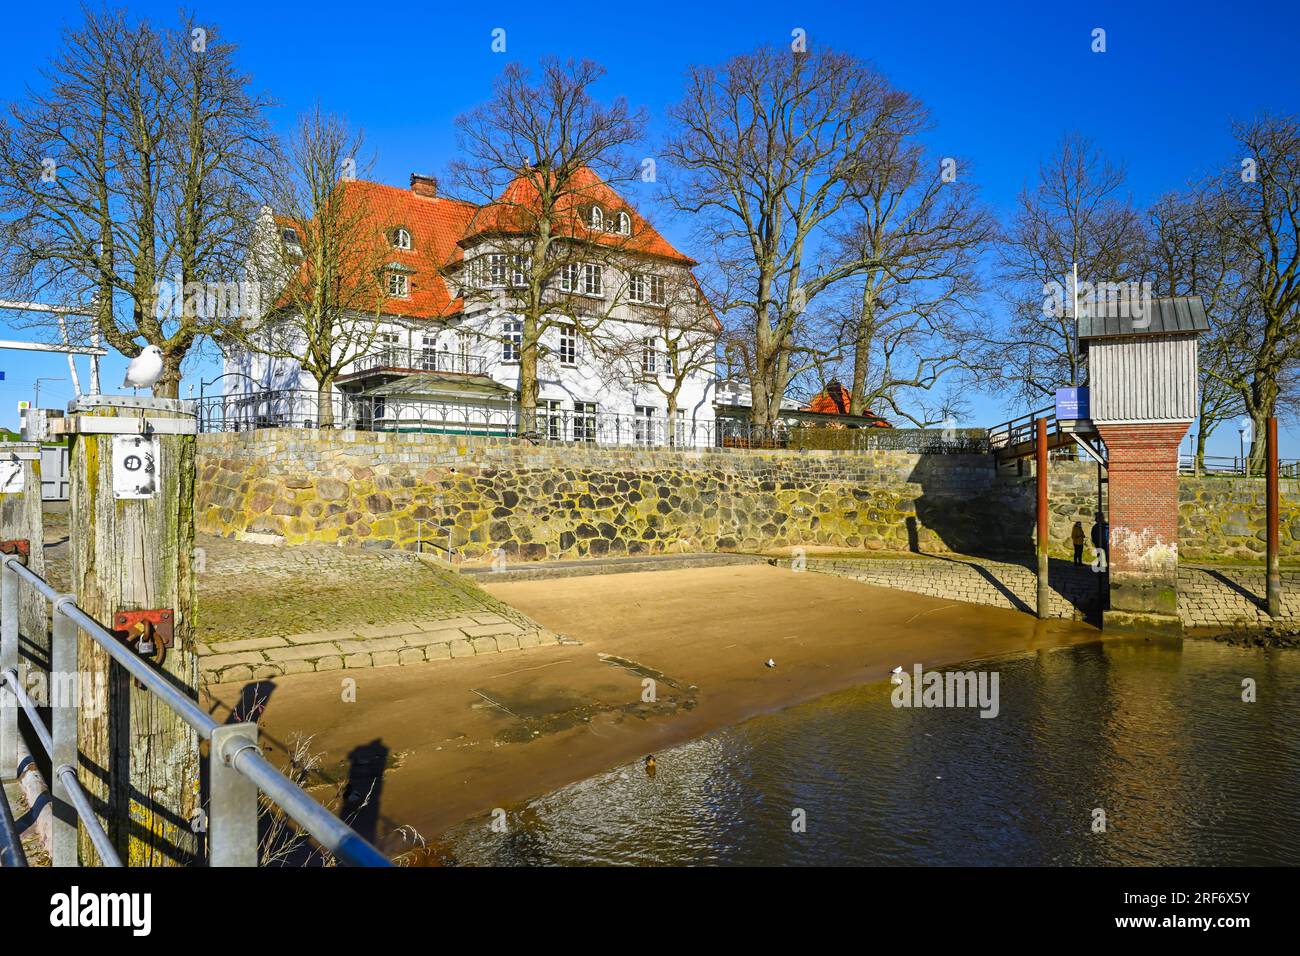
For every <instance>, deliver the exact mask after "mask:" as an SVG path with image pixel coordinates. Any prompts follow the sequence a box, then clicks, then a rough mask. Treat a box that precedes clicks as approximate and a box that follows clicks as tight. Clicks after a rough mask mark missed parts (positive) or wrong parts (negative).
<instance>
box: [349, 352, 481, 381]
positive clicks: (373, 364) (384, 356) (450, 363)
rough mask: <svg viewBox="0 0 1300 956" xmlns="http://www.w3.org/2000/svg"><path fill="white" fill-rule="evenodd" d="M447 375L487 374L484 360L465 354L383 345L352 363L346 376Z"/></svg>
mask: <svg viewBox="0 0 1300 956" xmlns="http://www.w3.org/2000/svg"><path fill="white" fill-rule="evenodd" d="M376 371H394V372H446V373H450V374H454V375H486V374H487V359H486V358H484V357H483V356H482V355H471V354H470V353H468V352H446V351H442V350H440V349H425V348H419V349H412V348H405V347H403V346H400V345H386V346H383V347H382V348H380V349H377V350H376V351H374V352H371V353H369V354H367V355H363V356H362V357H361V358H359V359H357V360H356V361H355V362H353V363H352V371H351V372H349V373H347V374H348V375H355V374H359V373H364V372H376Z"/></svg>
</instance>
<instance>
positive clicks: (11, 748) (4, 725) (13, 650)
mask: <svg viewBox="0 0 1300 956" xmlns="http://www.w3.org/2000/svg"><path fill="white" fill-rule="evenodd" d="M0 562H2V563H0V673H2V672H4V671H10V670H12V671H14V672H15V673H17V671H18V584H19V581H18V575H17V574H15V573H14V572H13V570H12V569H10V567H9V562H8V560H5V559H4V558H3V557H2V556H0ZM17 778H18V696H17V695H16V694H15V693H14V692H13V691H12V690H10V688H9V684H8V683H7V682H5V681H3V680H0V783H4V782H9V781H13V780H16V779H17Z"/></svg>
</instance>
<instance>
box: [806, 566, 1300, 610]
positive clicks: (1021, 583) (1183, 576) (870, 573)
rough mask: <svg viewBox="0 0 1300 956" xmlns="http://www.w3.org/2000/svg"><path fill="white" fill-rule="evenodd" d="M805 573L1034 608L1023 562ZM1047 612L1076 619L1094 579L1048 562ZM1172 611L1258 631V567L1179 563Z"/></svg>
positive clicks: (1295, 606) (1285, 581)
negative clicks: (1049, 589)
mask: <svg viewBox="0 0 1300 956" xmlns="http://www.w3.org/2000/svg"><path fill="white" fill-rule="evenodd" d="M807 567H808V570H809V571H821V572H823V573H828V574H836V575H839V576H841V577H848V578H852V579H854V580H855V581H862V582H864V583H866V584H875V585H878V586H880V587H887V588H896V589H898V590H900V591H911V592H913V593H916V594H928V595H931V596H933V597H946V598H952V599H953V600H954V601H966V602H969V603H971V604H989V605H992V606H994V607H1005V608H1011V609H1013V610H1018V611H1024V612H1027V613H1031V612H1032V611H1033V609H1034V607H1035V605H1036V604H1037V593H1038V582H1037V575H1036V573H1035V571H1034V569H1033V568H1032V567H1030V566H1029V565H1027V564H1014V563H1008V562H1004V561H995V560H991V559H989V558H972V557H968V556H957V555H953V556H927V557H922V558H915V559H911V558H903V559H871V558H864V559H852V558H816V557H812V556H809V557H808V559H807ZM1048 583H1049V584H1050V585H1051V587H1052V595H1051V605H1050V606H1051V615H1052V616H1053V617H1067V618H1076V619H1082V618H1084V617H1086V616H1087V613H1088V612H1090V611H1091V610H1092V609H1093V608H1094V607H1095V603H1096V593H1097V590H1096V589H1097V579H1096V576H1095V575H1094V574H1093V573H1092V570H1091V569H1090V568H1089V567H1088V566H1087V565H1084V566H1083V567H1076V566H1074V565H1071V564H1069V563H1067V562H1065V561H1057V560H1053V561H1052V562H1051V566H1050V569H1049V574H1048ZM1282 594H1283V605H1282V607H1283V616H1284V617H1285V618H1286V619H1288V620H1292V621H1295V620H1300V571H1295V570H1285V571H1283V572H1282ZM1178 613H1179V616H1180V617H1181V618H1182V621H1183V624H1184V625H1185V626H1186V627H1230V626H1252V627H1263V626H1266V625H1268V624H1269V623H1270V621H1271V618H1269V616H1268V613H1267V612H1266V611H1265V609H1264V571H1263V569H1254V568H1241V567H1230V566H1225V567H1221V568H1219V567H1212V566H1205V565H1185V566H1183V567H1180V568H1179V569H1178Z"/></svg>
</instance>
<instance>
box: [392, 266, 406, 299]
mask: <svg viewBox="0 0 1300 956" xmlns="http://www.w3.org/2000/svg"><path fill="white" fill-rule="evenodd" d="M410 294H411V277H410V276H407V275H403V274H402V273H400V272H390V273H388V295H389V296H390V297H391V298H394V299H405V298H406V297H407V296H409V295H410Z"/></svg>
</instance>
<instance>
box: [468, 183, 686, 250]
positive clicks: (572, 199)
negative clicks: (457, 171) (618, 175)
mask: <svg viewBox="0 0 1300 956" xmlns="http://www.w3.org/2000/svg"><path fill="white" fill-rule="evenodd" d="M542 175H544V173H543V172H542V171H540V170H538V171H536V172H535V173H533V174H531V175H522V176H517V177H515V179H514V180H512V181H511V183H510V185H508V186H507V187H506V188H505V189H504V190H503V191H502V193H501V198H500V199H498V200H496V201H495V202H492V203H489V204H488V205H486V206H483V207H481V208H480V209H479V212H478V215H476V216H475V217H474V220H473V222H471V223H470V226H469V228H468V229H467V230H466V233H465V237H464V239H462V240H461V245H462V246H464V245H468V244H469V240H471V239H473V238H475V237H477V236H484V235H490V234H492V233H498V234H500V233H505V234H508V235H511V234H513V235H519V234H523V235H527V233H528V232H529V230H530V229H531V227H532V222H531V213H532V212H533V211H534V210H535V208H536V206H537V204H538V196H537V187H538V179H537V177H540V176H542ZM557 205H558V206H559V207H560V208H559V209H558V210H557V212H558V213H559V214H560V215H562V216H566V217H567V220H568V221H567V222H566V223H565V224H564V225H563V226H562V228H563V229H565V230H567V231H568V232H569V234H572V235H581V236H582V237H583V238H584V239H587V240H592V239H594V240H595V241H596V242H598V243H600V244H601V245H608V246H612V247H616V248H622V249H626V250H627V251H629V252H633V253H640V254H642V255H648V256H658V257H660V258H663V259H669V260H672V261H674V262H678V263H680V264H682V265H685V266H688V267H689V266H694V265H696V264H697V263H696V261H695V260H694V259H692V258H690V257H689V256H685V255H683V254H682V253H680V252H678V251H677V249H676V248H674V247H673V245H672V243H670V242H669V241H668V240H667V239H665V238H664V237H663V236H662V235H660V234H659V231H658V230H656V229H655V228H654V227H653V226H652V225H650V223H648V222H647V221H646V220H645V219H644V218H643V217H642V216H641V214H640V213H638V212H637V211H636V210H635V209H633V208H632V206H631V205H630V204H629V203H628V202H627V201H626V200H624V199H623V197H622V196H620V195H619V194H618V193H616V192H615V191H614V190H613V189H611V188H610V187H609V186H608V185H606V184H605V183H604V182H602V181H601V179H600V177H598V176H597V175H596V173H595V172H594V171H593V170H591V169H589V168H586V167H583V168H582V169H580V170H578V171H577V172H576V173H574V174H573V180H572V182H571V183H570V184H569V188H568V190H566V193H565V195H564V196H562V197H561V198H560V200H559V202H558V203H557ZM593 205H596V206H600V208H601V210H602V212H603V213H604V215H605V216H606V224H607V228H610V227H613V226H614V225H615V224H616V223H617V217H618V214H619V213H620V212H625V213H627V214H628V216H629V218H630V219H631V220H632V222H631V230H632V231H631V235H622V234H620V233H618V232H617V231H611V232H601V231H598V230H595V229H591V228H590V227H589V225H588V220H587V216H586V210H587V209H589V208H590V207H591V206H593ZM610 220H613V222H611V221H610Z"/></svg>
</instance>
